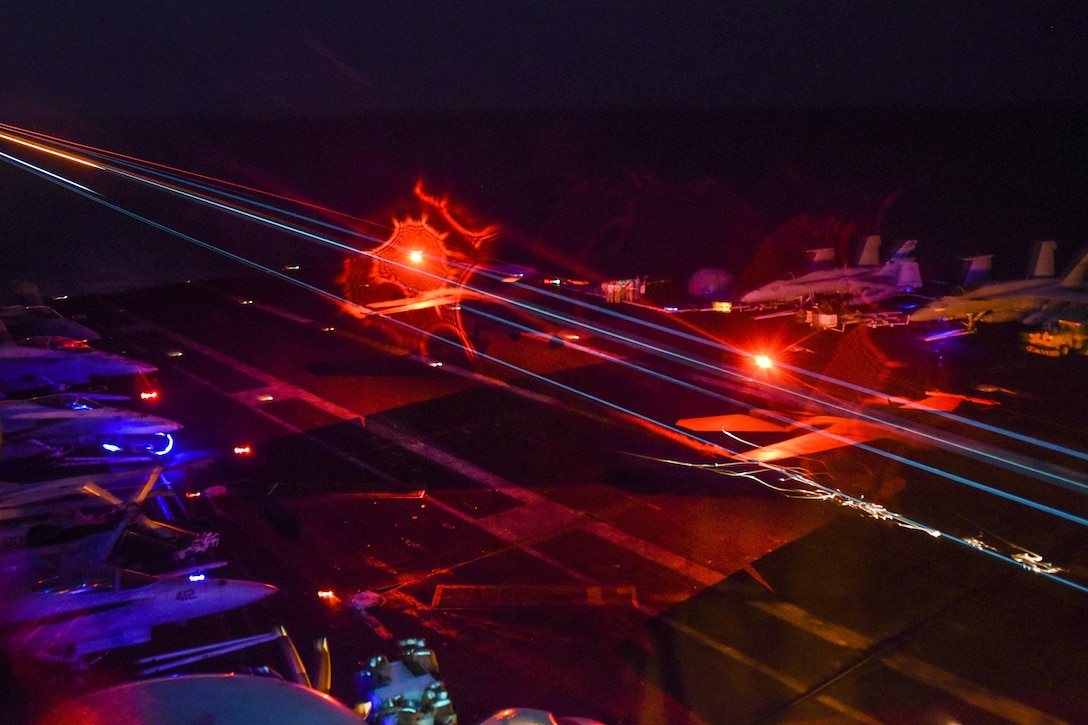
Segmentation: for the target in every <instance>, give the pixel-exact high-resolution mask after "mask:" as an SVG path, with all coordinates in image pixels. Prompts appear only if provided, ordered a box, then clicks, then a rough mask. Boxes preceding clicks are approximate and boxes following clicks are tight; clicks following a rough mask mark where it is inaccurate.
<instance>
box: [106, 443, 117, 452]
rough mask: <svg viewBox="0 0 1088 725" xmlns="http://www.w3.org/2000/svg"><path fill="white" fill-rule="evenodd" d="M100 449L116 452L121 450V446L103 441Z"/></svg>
mask: <svg viewBox="0 0 1088 725" xmlns="http://www.w3.org/2000/svg"><path fill="white" fill-rule="evenodd" d="M102 449H103V450H106V451H109V452H110V453H117V451H119V450H121V446H119V445H117V444H116V443H103V444H102Z"/></svg>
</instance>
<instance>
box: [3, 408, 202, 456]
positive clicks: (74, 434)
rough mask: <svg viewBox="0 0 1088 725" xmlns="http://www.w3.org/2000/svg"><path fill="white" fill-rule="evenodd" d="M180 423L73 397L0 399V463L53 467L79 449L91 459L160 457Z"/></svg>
mask: <svg viewBox="0 0 1088 725" xmlns="http://www.w3.org/2000/svg"><path fill="white" fill-rule="evenodd" d="M179 428H181V424H179V423H175V422H174V421H172V420H167V419H166V418H160V417H159V416H155V415H150V414H148V413H140V412H136V411H132V410H124V409H121V408H114V407H110V406H107V405H103V404H102V403H101V402H100V401H99V400H96V399H94V397H93V396H85V395H79V394H74V393H60V394H56V395H43V396H39V397H37V398H30V399H28V400H0V436H2V438H0V461H3V462H10V461H14V460H22V459H33V458H44V459H46V460H49V461H54V462H57V463H61V464H63V463H65V462H66V459H67V458H68V457H69V456H70V455H71V454H73V453H74V452H76V451H77V450H79V449H90V450H92V451H93V454H89V455H92V456H97V457H101V458H105V457H107V456H110V455H112V454H118V455H121V456H125V455H128V456H136V457H139V456H143V457H145V458H151V457H155V456H163V455H165V454H167V453H169V452H170V450H171V449H172V448H173V438H172V436H171V435H170V434H171V433H173V432H174V431H176V430H178V429H179Z"/></svg>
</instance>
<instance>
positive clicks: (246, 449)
mask: <svg viewBox="0 0 1088 725" xmlns="http://www.w3.org/2000/svg"><path fill="white" fill-rule="evenodd" d="M251 453H253V448H252V447H250V446H235V447H234V455H236V456H248V455H249V454H251Z"/></svg>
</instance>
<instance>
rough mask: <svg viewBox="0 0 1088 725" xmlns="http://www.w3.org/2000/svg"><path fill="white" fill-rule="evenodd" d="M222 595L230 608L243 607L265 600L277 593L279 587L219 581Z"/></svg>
mask: <svg viewBox="0 0 1088 725" xmlns="http://www.w3.org/2000/svg"><path fill="white" fill-rule="evenodd" d="M220 581H221V582H222V583H223V585H224V588H223V593H221V594H220V596H221V597H223V599H224V601H225V602H229V604H230V606H231V608H234V607H244V606H246V605H247V604H253V603H254V602H259V601H261V600H262V599H267V598H268V597H270V596H272V595H273V594H275V593H276V592H278V591H279V587H276V586H273V585H272V584H264V583H262V582H251V581H246V580H243V579H221V580H220Z"/></svg>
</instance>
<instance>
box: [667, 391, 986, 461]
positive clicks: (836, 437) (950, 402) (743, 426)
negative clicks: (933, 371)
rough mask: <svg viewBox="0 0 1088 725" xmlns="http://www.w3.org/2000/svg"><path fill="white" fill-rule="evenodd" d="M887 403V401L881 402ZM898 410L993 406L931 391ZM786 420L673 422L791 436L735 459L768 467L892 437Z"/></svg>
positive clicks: (830, 420)
mask: <svg viewBox="0 0 1088 725" xmlns="http://www.w3.org/2000/svg"><path fill="white" fill-rule="evenodd" d="M884 402H889V401H884ZM890 402H892V403H895V404H898V405H899V407H900V408H901V409H913V410H932V411H941V412H951V411H953V410H955V409H956V408H957V407H959V405H960V404H961V403H963V402H971V403H976V404H979V405H996V404H997V403H996V402H995V401H993V400H988V399H986V398H972V397H968V396H966V395H957V394H953V393H945V392H941V391H932V392H929V393H928V394H927V397H925V398H924V399H922V400H915V401H911V400H892V401H890ZM789 418H790V416H788V415H787V414H784V413H779V412H776V411H764V410H752V411H751V412H750V413H748V414H745V413H737V414H732V415H714V416H708V417H706V418H685V419H683V420H678V421H676V425H678V426H679V427H681V428H687V429H688V430H692V431H697V432H714V431H721V432H725V433H730V434H732V433H794V432H797V431H809V432H807V433H805V432H802V433H800V434H799V435H796V436H795V437H793V438H787V439H786V440H783V441H779V442H778V443H773V444H771V445H767V446H762V447H758V448H754V449H752V450H749V451H745V452H743V453H741V454H738V455H737V458H739V459H742V460H748V461H758V462H761V463H771V462H774V461H781V460H785V459H787V458H799V457H804V456H808V455H811V454H813V453H821V452H823V451H830V450H834V449H836V448H843V447H845V446H851V445H857V444H859V443H868V442H869V441H874V440H878V439H881V438H889V437H892V436H893V435H894V430H893V429H892V428H890V427H889V426H887V425H881V424H879V423H873V422H869V421H867V420H858V419H854V418H847V417H843V416H837V415H800V416H795V418H796V420H793V421H790V420H789Z"/></svg>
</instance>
